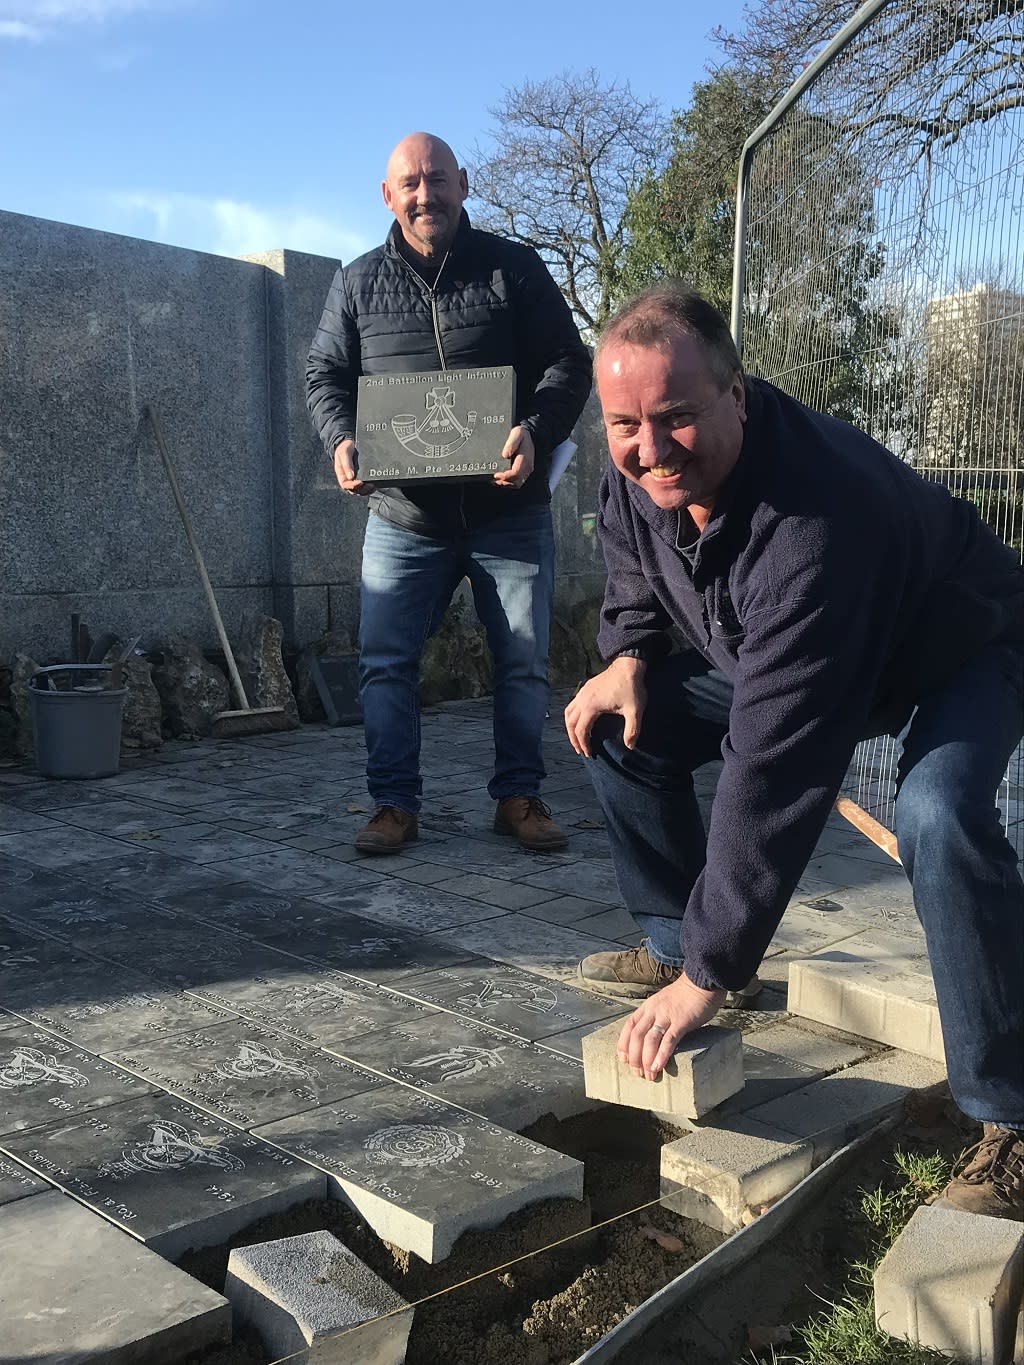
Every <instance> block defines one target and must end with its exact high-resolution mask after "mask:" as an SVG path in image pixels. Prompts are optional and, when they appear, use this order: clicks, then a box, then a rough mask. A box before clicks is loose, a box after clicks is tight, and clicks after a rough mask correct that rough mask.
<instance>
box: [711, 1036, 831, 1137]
mask: <svg viewBox="0 0 1024 1365" xmlns="http://www.w3.org/2000/svg"><path fill="white" fill-rule="evenodd" d="M756 1036H757V1035H755V1037H756ZM826 1074H827V1073H826V1071H825V1070H824V1069H822V1068H820V1067H813V1066H808V1065H806V1063H804V1062H798V1061H794V1060H793V1059H792V1058H789V1057H782V1056H780V1055H779V1054H778V1053H777V1052H766V1051H765V1050H764V1049H763V1048H760V1047H754V1046H751V1044H749V1043H748V1042H747V1040H746V1039H744V1040H743V1089H742V1090H741V1091H740V1092H739V1093H738V1094H736V1095H731V1096H730V1097H729V1098H728V1099H727V1100H725V1101H724V1102H723V1103H722V1104H720V1105H719V1106H718V1108H717V1109H716V1110H715V1119H716V1121H717V1119H718V1117H719V1116H722V1117H726V1116H728V1115H730V1114H740V1113H745V1112H746V1111H747V1110H748V1109H755V1108H757V1106H758V1105H761V1104H767V1103H768V1101H769V1100H774V1099H778V1098H779V1096H781V1095H786V1094H788V1093H789V1092H790V1091H791V1090H799V1089H800V1088H801V1086H805V1085H810V1083H811V1082H812V1081H816V1080H818V1079H819V1077H821V1076H824V1075H826Z"/></svg>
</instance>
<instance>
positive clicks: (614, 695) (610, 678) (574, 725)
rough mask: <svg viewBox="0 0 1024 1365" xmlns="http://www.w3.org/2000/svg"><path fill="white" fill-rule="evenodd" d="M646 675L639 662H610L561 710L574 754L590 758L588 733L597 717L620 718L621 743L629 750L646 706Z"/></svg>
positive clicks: (643, 664)
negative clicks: (621, 727)
mask: <svg viewBox="0 0 1024 1365" xmlns="http://www.w3.org/2000/svg"><path fill="white" fill-rule="evenodd" d="M646 672H647V665H646V663H645V662H644V661H643V659H628V658H622V659H613V660H612V661H611V663H610V664H609V665H608V667H607V668H606V669H605V670H604V672H603V673H599V674H598V675H597V677H596V678H591V679H590V680H589V682H586V683H584V685H583V686H582V687H581V688H580V690H579V691H578V692H577V693H576V695H575V697H573V699H572V701H571V702H570V703H569V705H568V706H567V707H566V708H565V728H566V731H567V733H568V735H569V743H570V744H571V745H572V747H573V748H574V749H575V750H576V752H577V753H578V754H582V755H583V756H584V757H585V758H591V757H592V756H593V754H592V751H591V747H590V732H591V730H592V729H593V725H594V721H595V720H597V718H598V716H609V715H611V716H621V717H622V719H623V731H622V738H623V743H624V744H625V746H626V748H627V749H632V747H633V746H634V744H635V743H636V741H637V736H638V735H639V734H640V725H641V723H642V721H643V718H644V707H645V706H646V705H647V688H646V687H645V686H644V674H645V673H646Z"/></svg>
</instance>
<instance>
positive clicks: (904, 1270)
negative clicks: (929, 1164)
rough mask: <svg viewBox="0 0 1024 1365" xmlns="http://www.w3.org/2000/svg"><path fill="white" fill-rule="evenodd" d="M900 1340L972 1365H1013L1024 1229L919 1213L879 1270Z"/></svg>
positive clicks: (956, 1213)
mask: <svg viewBox="0 0 1024 1365" xmlns="http://www.w3.org/2000/svg"><path fill="white" fill-rule="evenodd" d="M874 1289H875V1318H876V1321H877V1323H878V1326H879V1327H881V1328H882V1329H883V1331H886V1332H889V1333H890V1334H891V1335H892V1336H896V1337H903V1338H904V1339H905V1340H908V1341H916V1342H919V1343H920V1344H921V1345H922V1346H931V1347H933V1348H934V1349H935V1350H937V1351H949V1352H951V1353H954V1354H955V1355H956V1358H957V1359H958V1360H961V1361H963V1362H964V1365H1007V1362H1008V1361H1009V1359H1010V1355H1011V1353H1012V1351H1013V1346H1014V1338H1015V1335H1016V1330H1017V1320H1018V1314H1019V1312H1020V1303H1021V1294H1022V1292H1024V1226H1022V1225H1021V1224H1020V1223H1015V1222H1011V1221H1010V1220H1009V1219H1006V1218H986V1217H984V1216H983V1215H981V1214H976V1213H964V1212H963V1211H962V1210H961V1209H954V1208H950V1207H948V1206H946V1205H943V1204H932V1205H930V1206H925V1207H923V1208H919V1209H918V1210H917V1211H916V1212H915V1213H914V1216H913V1217H912V1218H911V1220H910V1222H909V1223H908V1224H907V1226H906V1227H905V1228H904V1229H903V1231H902V1233H901V1234H900V1236H899V1237H898V1238H897V1240H896V1242H895V1243H894V1244H893V1246H892V1247H891V1248H890V1249H889V1251H888V1253H887V1254H886V1256H885V1259H884V1260H883V1261H882V1263H881V1265H880V1266H879V1267H878V1269H877V1270H876V1271H875V1276H874Z"/></svg>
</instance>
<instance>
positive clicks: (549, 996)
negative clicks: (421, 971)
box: [402, 962, 622, 1042]
mask: <svg viewBox="0 0 1024 1365" xmlns="http://www.w3.org/2000/svg"><path fill="white" fill-rule="evenodd" d="M402 990H403V991H405V992H407V993H408V994H409V995H411V996H413V997H414V998H415V999H417V1000H425V1001H428V1002H429V1003H430V1004H432V1005H439V1006H440V1007H441V1008H442V1009H445V1010H450V1011H451V1012H452V1013H453V1014H456V1015H462V1016H464V1017H465V1018H467V1019H469V1020H482V1021H483V1022H484V1023H488V1024H492V1025H493V1026H494V1027H495V1028H499V1029H502V1030H507V1031H508V1032H509V1033H514V1034H517V1035H518V1036H519V1037H522V1038H529V1039H532V1040H533V1041H534V1042H536V1041H538V1040H539V1039H541V1038H548V1037H550V1036H551V1035H552V1034H556V1033H565V1032H566V1031H567V1030H568V1029H572V1028H579V1027H581V1026H587V1025H589V1026H590V1027H592V1028H596V1027H597V1025H598V1024H600V1023H603V1022H604V1021H605V1020H606V1019H610V1018H612V1017H613V1016H614V1015H617V1014H620V1013H621V1012H622V1005H621V1003H620V1002H618V1001H616V1000H612V999H611V998H609V997H607V996H605V997H601V996H598V995H593V994H591V993H590V992H589V991H580V990H576V989H575V988H574V987H572V986H568V985H565V984H564V983H563V982H558V981H552V980H551V979H550V977H543V976H535V975H533V974H532V973H530V972H522V971H519V970H518V968H516V967H509V966H508V965H507V964H506V963H503V962H493V963H490V964H488V965H487V966H465V967H449V968H442V969H441V970H439V971H434V972H429V973H427V974H426V975H424V976H418V977H415V978H413V979H412V980H407V981H405V982H403V983H402Z"/></svg>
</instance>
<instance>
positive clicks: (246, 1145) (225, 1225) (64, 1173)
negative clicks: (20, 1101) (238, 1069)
mask: <svg viewBox="0 0 1024 1365" xmlns="http://www.w3.org/2000/svg"><path fill="white" fill-rule="evenodd" d="M0 1147H2V1149H3V1151H4V1152H6V1153H7V1154H8V1155H9V1156H12V1157H15V1158H16V1159H17V1160H18V1161H20V1162H22V1163H23V1164H24V1165H26V1166H28V1167H29V1168H30V1170H32V1171H34V1172H37V1173H38V1174H40V1175H42V1176H44V1177H46V1178H47V1179H48V1180H50V1181H52V1182H53V1184H54V1185H57V1186H58V1187H59V1188H60V1189H62V1190H67V1191H68V1192H69V1193H70V1194H73V1195H75V1196H76V1197H77V1198H78V1199H80V1200H81V1201H82V1203H83V1204H87V1205H88V1206H89V1207H90V1208H93V1209H96V1210H98V1211H99V1212H100V1213H102V1214H104V1215H105V1216H106V1217H107V1218H109V1219H110V1220H111V1221H112V1222H114V1223H117V1224H118V1226H120V1227H122V1228H124V1229H125V1231H126V1232H130V1233H131V1234H132V1235H133V1236H135V1237H137V1238H138V1239H139V1240H140V1241H142V1242H144V1243H145V1244H146V1245H147V1246H149V1247H152V1248H153V1250H154V1251H157V1252H159V1253H160V1255H162V1256H166V1257H168V1258H169V1259H172V1260H173V1259H175V1258H176V1257H178V1256H180V1255H181V1254H182V1253H183V1252H185V1251H187V1250H188V1249H189V1247H204V1246H214V1245H216V1244H217V1243H218V1242H222V1241H224V1240H225V1239H226V1238H228V1237H230V1236H231V1235H232V1234H233V1233H235V1232H237V1231H238V1230H239V1229H240V1228H243V1227H246V1226H247V1225H248V1224H249V1223H252V1222H253V1221H254V1220H255V1219H257V1218H263V1217H265V1216H266V1215H267V1214H270V1213H278V1212H281V1211H283V1210H284V1209H288V1208H291V1207H292V1205H294V1204H298V1203H301V1202H302V1201H303V1200H306V1199H322V1198H323V1196H324V1192H325V1184H326V1182H325V1177H324V1175H323V1173H322V1172H320V1171H316V1170H314V1169H313V1168H312V1167H311V1166H307V1165H306V1164H305V1163H304V1162H302V1161H297V1160H296V1159H295V1158H294V1157H292V1156H289V1155H288V1154H287V1153H285V1152H282V1151H278V1150H277V1149H275V1148H274V1147H271V1146H269V1145H268V1144H267V1143H265V1142H261V1141H260V1140H259V1138H256V1137H252V1136H250V1134H248V1133H245V1132H242V1131H241V1130H239V1129H238V1128H233V1127H231V1125H230V1124H227V1123H224V1122H222V1121H220V1120H218V1119H215V1118H212V1117H211V1116H210V1115H209V1114H204V1113H203V1112H202V1110H200V1109H196V1108H195V1107H194V1106H192V1105H190V1104H185V1103H183V1102H182V1101H181V1100H177V1099H175V1098H174V1097H173V1096H171V1095H150V1096H147V1097H145V1098H144V1099H139V1100H126V1101H124V1102H123V1103H122V1104H114V1105H110V1106H108V1107H107V1108H105V1109H97V1110H93V1111H92V1112H91V1113H88V1114H81V1115H78V1116H77V1117H74V1118H65V1119H58V1120H57V1121H56V1122H53V1123H49V1124H47V1125H46V1127H44V1128H36V1129H34V1130H33V1131H32V1132H28V1133H17V1134H14V1135H12V1136H9V1137H4V1138H0Z"/></svg>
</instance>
